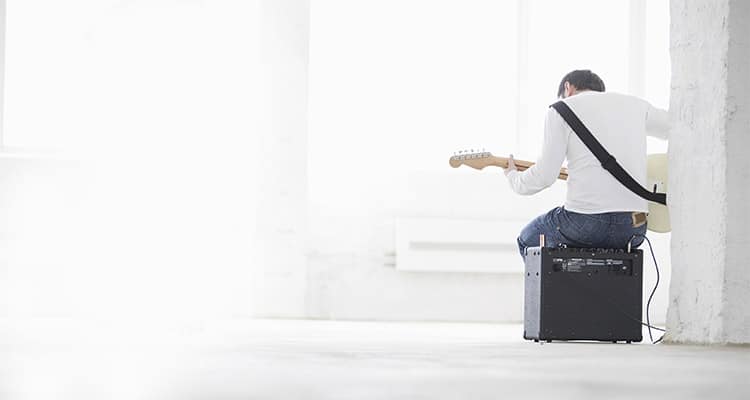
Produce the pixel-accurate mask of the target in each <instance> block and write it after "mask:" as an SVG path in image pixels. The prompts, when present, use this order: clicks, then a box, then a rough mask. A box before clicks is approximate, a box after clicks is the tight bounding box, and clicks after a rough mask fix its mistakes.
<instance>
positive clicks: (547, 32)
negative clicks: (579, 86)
mask: <svg viewBox="0 0 750 400" xmlns="http://www.w3.org/2000/svg"><path fill="white" fill-rule="evenodd" d="M668 27H669V22H668V2H667V1H666V0H660V1H648V2H646V1H645V0H613V1H607V2H602V1H598V0H569V1H565V2H560V1H555V0H528V1H527V0H521V1H516V2H511V1H490V0H461V1H459V0H442V1H429V0H399V1H395V0H384V1H365V0H312V6H311V36H310V41H311V42H310V105H309V106H310V115H309V117H310V136H309V144H310V147H309V149H310V171H309V177H310V181H309V184H310V196H311V198H312V200H313V201H314V202H315V201H318V202H322V203H329V204H337V206H339V207H347V205H349V204H352V202H355V203H356V202H368V201H372V200H370V199H372V198H373V196H375V197H379V198H380V199H381V200H382V198H384V197H387V196H378V195H377V194H378V193H384V191H388V190H399V185H404V184H405V182H404V181H403V176H405V175H406V174H407V173H409V172H414V171H444V170H445V168H446V161H447V156H449V155H451V154H452V153H453V151H455V150H457V149H461V148H470V149H471V148H474V149H475V150H476V149H481V148H482V147H484V148H486V149H488V150H490V151H493V152H494V153H501V154H507V153H511V152H513V153H515V154H516V155H517V156H518V157H523V158H527V159H534V158H535V157H536V156H537V152H538V151H539V148H540V146H541V139H542V129H543V123H544V115H545V113H546V110H547V106H548V105H549V104H551V103H552V102H554V101H555V100H556V90H557V85H558V84H559V81H560V79H561V78H562V76H563V75H564V74H565V73H567V72H569V71H570V70H572V69H578V68H590V69H592V70H594V71H595V72H597V73H598V74H600V75H601V76H602V78H603V79H604V81H605V83H606V85H607V88H608V90H612V91H617V92H623V93H632V92H633V90H632V88H633V87H635V85H633V82H635V81H639V80H640V82H642V85H641V86H643V87H644V93H632V94H636V95H641V96H645V97H646V98H647V99H649V100H651V101H652V102H653V103H654V104H655V105H657V106H661V107H666V105H667V104H666V103H667V102H668V100H666V99H665V97H666V98H668V94H669V93H668V90H669V64H668V60H669V46H668ZM634 38H635V39H634ZM634 57H637V58H638V59H637V60H635V58H634ZM633 60H635V61H638V62H631V61H633ZM332 177H333V178H332ZM334 178H335V179H334ZM344 182H346V183H345V184H344Z"/></svg>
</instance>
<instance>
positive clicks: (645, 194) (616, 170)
mask: <svg viewBox="0 0 750 400" xmlns="http://www.w3.org/2000/svg"><path fill="white" fill-rule="evenodd" d="M550 107H552V108H554V109H555V110H557V112H558V113H559V114H560V116H561V117H562V118H563V119H564V120H565V122H567V123H568V125H569V126H570V128H571V129H573V132H575V134H576V135H578V137H579V138H580V139H581V141H582V142H583V144H585V145H586V147H588V148H589V150H591V152H592V153H594V156H595V157H596V159H597V160H599V162H600V163H601V164H602V167H603V168H604V169H606V170H607V171H608V172H609V173H610V174H612V176H614V177H615V179H617V181H618V182H620V183H622V184H623V185H624V186H625V187H626V188H628V189H630V191H631V192H633V193H635V194H637V195H638V196H640V197H642V198H644V199H646V200H648V201H653V202H654V203H659V204H664V205H667V194H666V193H657V192H656V188H654V191H653V192H650V191H648V189H646V188H644V187H643V186H641V185H640V184H639V183H638V182H637V181H636V180H635V179H633V177H632V176H630V174H628V172H627V171H625V169H624V168H622V166H621V165H620V163H618V162H617V160H615V158H614V157H613V156H612V154H609V152H608V151H607V150H606V149H605V148H604V146H602V144H601V143H599V141H598V140H596V138H595V137H594V135H593V134H591V131H589V130H588V128H586V125H584V124H583V122H581V120H580V119H578V116H577V115H576V114H575V113H574V112H573V110H571V109H570V107H568V105H567V104H565V102H563V101H558V102H557V103H555V104H553V105H551V106H550Z"/></svg>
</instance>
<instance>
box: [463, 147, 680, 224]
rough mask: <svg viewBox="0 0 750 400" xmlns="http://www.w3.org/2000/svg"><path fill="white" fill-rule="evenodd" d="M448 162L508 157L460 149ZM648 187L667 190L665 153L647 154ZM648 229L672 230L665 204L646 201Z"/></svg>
mask: <svg viewBox="0 0 750 400" xmlns="http://www.w3.org/2000/svg"><path fill="white" fill-rule="evenodd" d="M449 163H450V165H451V167H453V168H458V167H460V166H462V165H467V166H469V167H471V168H474V169H479V170H481V169H483V168H485V167H489V166H494V167H501V168H508V158H505V157H497V156H493V155H492V153H490V152H487V151H484V152H477V153H474V152H471V153H470V152H466V151H461V152H458V154H456V155H454V156H453V157H451V158H450V160H449ZM513 163H514V164H516V168H517V169H518V170H519V171H525V170H527V169H528V168H529V167H531V166H532V165H534V163H533V162H531V161H524V160H516V159H513ZM647 164H648V173H647V175H648V186H647V187H648V188H651V189H653V190H655V191H657V192H660V193H666V191H667V177H668V175H667V155H666V154H662V153H660V154H649V155H648V162H647ZM557 179H560V180H567V179H568V169H567V168H561V169H560V174H559V175H558V176H557ZM648 230H650V231H652V232H659V233H665V232H669V231H671V230H672V227H671V225H670V223H669V209H668V208H667V206H665V205H662V204H658V203H654V202H651V201H649V202H648Z"/></svg>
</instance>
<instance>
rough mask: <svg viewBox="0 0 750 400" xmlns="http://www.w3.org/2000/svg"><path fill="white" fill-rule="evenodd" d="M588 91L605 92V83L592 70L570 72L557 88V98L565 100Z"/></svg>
mask: <svg viewBox="0 0 750 400" xmlns="http://www.w3.org/2000/svg"><path fill="white" fill-rule="evenodd" d="M586 90H593V91H596V92H603V91H604V81H602V78H600V77H599V75H597V74H595V73H593V72H591V70H588V69H578V70H575V71H572V72H569V73H568V74H567V75H565V76H564V77H563V78H562V81H560V86H559V87H558V88H557V97H558V98H560V99H564V98H566V97H570V96H573V95H574V94H577V93H580V92H584V91H586Z"/></svg>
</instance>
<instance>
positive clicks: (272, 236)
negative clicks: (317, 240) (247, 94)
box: [254, 0, 310, 318]
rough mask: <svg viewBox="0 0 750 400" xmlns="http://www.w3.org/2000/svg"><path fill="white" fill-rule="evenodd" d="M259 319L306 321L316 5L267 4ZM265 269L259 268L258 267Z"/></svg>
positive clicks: (303, 1)
mask: <svg viewBox="0 0 750 400" xmlns="http://www.w3.org/2000/svg"><path fill="white" fill-rule="evenodd" d="M260 4H261V63H262V65H263V71H262V85H261V86H262V88H263V90H262V92H261V101H262V102H263V107H264V108H265V109H264V110H263V111H264V113H263V114H264V117H263V118H262V119H263V121H262V124H261V132H260V151H259V152H258V154H259V158H258V160H257V161H258V162H257V166H258V167H257V169H258V171H257V173H258V177H259V182H260V185H259V190H258V195H259V205H258V215H257V217H258V218H257V221H258V222H257V226H258V230H257V232H256V235H257V240H256V244H257V246H258V254H259V257H258V259H256V260H254V261H255V263H256V269H257V270H258V272H260V274H259V276H258V277H257V278H258V279H256V282H257V286H256V288H255V289H256V292H257V293H256V297H257V298H256V301H255V304H256V314H257V315H258V316H270V317H292V318H293V317H303V316H304V312H305V303H304V299H305V289H306V274H307V271H306V267H307V263H306V238H307V71H308V37H309V19H310V12H309V0H261V3H260ZM258 264H259V265H258Z"/></svg>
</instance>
